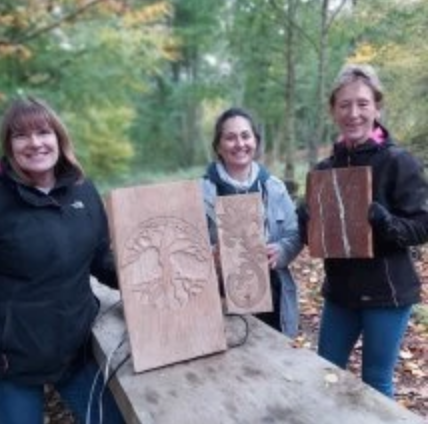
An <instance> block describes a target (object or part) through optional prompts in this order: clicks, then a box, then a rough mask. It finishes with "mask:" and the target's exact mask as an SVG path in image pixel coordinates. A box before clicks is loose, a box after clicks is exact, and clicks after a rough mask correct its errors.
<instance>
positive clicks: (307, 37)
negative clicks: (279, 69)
mask: <svg viewBox="0 0 428 424" xmlns="http://www.w3.org/2000/svg"><path fill="white" fill-rule="evenodd" d="M344 1H345V0H344ZM269 3H270V4H271V6H272V7H274V8H275V9H276V10H277V11H279V12H284V11H283V10H281V7H280V5H279V4H278V3H277V1H276V0H269ZM285 16H286V18H287V24H288V25H293V26H294V28H295V29H297V30H298V31H299V33H300V35H301V36H302V37H303V38H304V39H305V40H306V41H307V42H308V43H309V44H310V45H311V46H312V47H313V48H314V50H315V51H316V52H317V51H318V46H317V44H316V42H315V40H314V39H313V38H312V37H311V36H310V35H309V34H308V33H307V32H305V31H304V30H303V28H302V27H301V26H300V25H297V24H296V22H293V21H291V20H290V19H289V17H288V15H287V14H285Z"/></svg>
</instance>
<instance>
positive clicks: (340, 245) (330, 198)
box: [307, 167, 373, 258]
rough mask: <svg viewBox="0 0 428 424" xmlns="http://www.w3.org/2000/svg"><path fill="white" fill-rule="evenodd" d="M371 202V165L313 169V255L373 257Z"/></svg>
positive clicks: (310, 178)
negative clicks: (369, 219) (369, 218)
mask: <svg viewBox="0 0 428 424" xmlns="http://www.w3.org/2000/svg"><path fill="white" fill-rule="evenodd" d="M371 201H372V178H371V168H369V167H350V168H335V169H330V170H321V171H311V172H310V173H309V174H308V179H307V202H308V206H309V211H310V220H309V228H308V244H309V251H310V253H311V255H312V256H314V257H320V258H370V257H373V247H372V230H371V226H370V224H369V222H368V218H367V215H368V208H369V205H370V203H371Z"/></svg>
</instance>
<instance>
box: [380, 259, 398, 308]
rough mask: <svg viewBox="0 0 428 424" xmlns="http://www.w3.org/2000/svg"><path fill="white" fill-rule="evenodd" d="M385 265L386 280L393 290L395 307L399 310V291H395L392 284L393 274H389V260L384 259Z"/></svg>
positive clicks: (392, 295)
mask: <svg viewBox="0 0 428 424" xmlns="http://www.w3.org/2000/svg"><path fill="white" fill-rule="evenodd" d="M383 265H384V268H385V274H386V280H387V282H388V286H389V288H390V290H391V297H392V301H393V302H394V305H395V306H396V307H397V308H398V306H399V304H398V301H397V291H396V290H395V287H394V283H393V282H392V278H391V274H390V272H389V265H388V260H387V259H386V258H384V260H383Z"/></svg>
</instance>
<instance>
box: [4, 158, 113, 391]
mask: <svg viewBox="0 0 428 424" xmlns="http://www.w3.org/2000/svg"><path fill="white" fill-rule="evenodd" d="M109 246H110V243H109V235H108V227H107V219H106V215H105V211H104V207H103V204H102V201H101V199H100V197H99V195H98V193H97V191H96V189H95V187H94V186H93V185H92V184H91V183H90V182H89V181H86V180H85V181H83V182H78V181H76V177H75V176H73V175H70V176H68V177H64V178H62V179H60V180H59V181H58V183H57V185H56V186H55V187H54V189H53V190H52V191H51V192H50V193H49V194H48V195H47V194H44V193H42V192H41V191H39V190H37V189H35V188H32V187H28V186H25V185H23V184H20V183H19V182H18V181H16V180H15V179H14V178H13V176H12V173H11V172H10V170H9V168H8V165H7V163H5V162H3V163H2V170H1V172H0V379H8V380H11V381H15V382H20V383H25V384H41V383H44V382H56V381H58V380H59V379H61V378H62V377H64V376H65V375H66V374H67V372H68V371H69V369H70V365H71V364H72V363H73V362H74V361H75V360H76V359H77V358H76V357H77V356H78V355H77V353H78V352H79V351H80V350H81V349H82V347H83V346H84V345H85V344H86V342H87V341H88V338H89V335H90V331H91V325H92V323H93V321H94V319H95V316H96V314H97V311H98V301H97V299H96V298H95V296H94V294H93V293H92V290H91V287H90V284H89V280H90V275H91V274H92V275H94V276H95V277H97V278H98V279H99V280H100V281H101V282H103V283H105V284H107V285H109V286H111V287H117V276H116V271H115V267H114V261H113V257H112V253H111V250H110V247H109Z"/></svg>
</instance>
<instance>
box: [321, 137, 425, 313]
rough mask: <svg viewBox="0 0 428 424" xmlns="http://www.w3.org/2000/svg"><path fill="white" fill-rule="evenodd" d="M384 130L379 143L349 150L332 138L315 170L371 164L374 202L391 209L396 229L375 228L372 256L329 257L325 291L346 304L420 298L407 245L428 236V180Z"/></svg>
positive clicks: (400, 302) (402, 302) (401, 302)
mask: <svg viewBox="0 0 428 424" xmlns="http://www.w3.org/2000/svg"><path fill="white" fill-rule="evenodd" d="M383 130H384V134H385V137H386V139H385V140H384V142H382V143H380V144H379V143H376V142H374V141H373V140H368V141H367V142H366V143H364V144H363V145H360V146H358V147H356V148H354V149H352V150H350V149H348V148H347V147H346V146H345V144H344V143H336V144H335V146H334V151H333V155H332V156H331V157H330V158H328V159H326V160H324V161H322V162H320V163H319V164H318V165H317V169H330V168H340V167H348V166H370V167H371V168H372V184H373V187H372V189H373V201H376V202H378V203H380V204H381V205H383V206H384V207H385V208H386V209H387V210H388V211H389V212H390V213H391V218H392V220H393V223H394V231H393V232H390V233H388V234H385V232H382V233H381V232H377V231H376V230H375V229H374V232H373V243H374V258H373V259H327V260H325V263H324V264H325V274H326V278H325V282H324V285H323V295H324V296H325V297H326V298H327V299H329V300H331V301H333V302H335V303H338V304H340V305H342V306H346V307H355V308H359V307H379V306H381V307H383V306H387V307H388V306H391V307H393V306H395V307H398V306H404V305H410V304H413V303H416V302H418V301H420V285H421V283H420V280H419V278H418V275H417V274H416V271H415V268H414V265H413V262H412V259H411V255H410V251H409V247H410V246H414V245H418V244H422V243H425V242H427V241H428V185H427V182H426V180H425V178H424V175H423V169H422V166H421V164H420V163H419V162H418V161H417V160H416V159H415V158H414V157H413V156H412V155H411V154H410V153H408V152H407V151H406V150H404V149H402V148H399V147H397V146H396V145H395V144H394V143H393V142H392V141H391V139H390V137H389V134H388V132H387V131H386V130H385V129H383Z"/></svg>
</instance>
